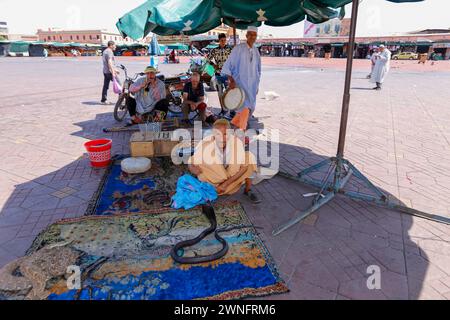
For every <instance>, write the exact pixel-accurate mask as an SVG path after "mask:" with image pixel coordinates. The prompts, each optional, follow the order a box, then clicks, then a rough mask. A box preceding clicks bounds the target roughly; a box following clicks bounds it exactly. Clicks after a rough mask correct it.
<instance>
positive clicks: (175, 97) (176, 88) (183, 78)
mask: <svg viewBox="0 0 450 320" xmlns="http://www.w3.org/2000/svg"><path fill="white" fill-rule="evenodd" d="M119 68H120V69H122V70H123V71H124V74H125V81H124V83H123V86H122V92H121V93H120V95H119V98H118V99H117V102H116V105H115V107H114V119H115V120H116V121H118V122H122V121H123V120H124V119H125V117H126V116H127V114H128V108H127V100H128V99H129V98H134V96H133V94H132V93H131V92H130V86H131V85H132V84H133V83H134V82H135V81H136V79H137V78H138V77H140V76H144V75H145V73H142V72H140V73H136V74H135V75H134V76H133V77H130V76H129V75H128V71H127V68H126V67H125V66H124V65H120V66H119ZM157 78H158V79H160V80H161V81H163V82H164V84H165V86H166V98H167V100H168V101H169V111H170V112H173V113H181V112H182V110H181V104H182V95H183V88H184V85H185V84H186V83H187V82H189V81H190V80H191V77H190V76H189V75H188V74H187V73H181V74H179V75H176V76H173V77H168V78H166V77H165V76H164V75H157Z"/></svg>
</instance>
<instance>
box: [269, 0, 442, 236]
mask: <svg viewBox="0 0 450 320" xmlns="http://www.w3.org/2000/svg"><path fill="white" fill-rule="evenodd" d="M358 8H359V0H353V2H352V17H351V25H350V36H349V44H348V48H347V67H346V73H345V86H344V97H343V101H342V112H341V123H340V129H339V142H338V150H337V155H336V157H332V158H329V159H327V160H325V161H322V162H320V163H318V164H316V165H314V166H312V167H309V168H307V169H305V170H303V171H302V172H300V173H299V174H298V175H297V176H292V175H290V174H287V173H279V175H281V176H283V177H286V178H289V179H293V180H295V181H299V182H303V183H306V184H308V185H312V186H315V187H318V188H320V191H319V192H318V193H317V195H316V196H315V197H314V200H313V203H312V206H311V207H310V208H308V209H307V210H304V211H300V212H299V213H298V214H297V215H296V216H295V217H294V218H292V219H291V220H289V221H288V222H286V223H284V224H282V225H280V226H279V227H277V228H276V229H274V230H273V232H272V234H273V235H278V234H280V233H282V232H283V231H285V230H286V229H288V228H290V227H292V226H293V225H295V224H297V223H299V222H300V221H301V220H303V219H304V218H306V217H307V216H309V215H310V214H312V213H313V212H315V211H317V210H318V209H319V208H320V207H322V206H323V205H325V204H327V203H328V202H330V201H331V200H332V199H333V198H334V197H335V196H336V195H337V194H339V193H340V194H345V195H347V196H349V197H351V198H354V199H359V200H365V201H369V202H373V203H375V204H377V205H380V206H383V207H387V208H390V209H394V210H398V211H401V212H403V213H407V214H411V215H414V216H418V217H421V218H425V219H429V220H433V221H436V222H440V223H445V224H450V219H449V218H446V217H442V216H437V215H434V214H429V213H425V212H421V211H418V210H415V209H411V208H408V207H405V206H401V205H398V204H394V203H390V202H389V199H388V197H387V196H386V195H385V194H384V193H383V192H381V191H380V190H379V189H378V188H377V187H376V186H375V185H374V184H373V183H371V182H370V181H369V179H367V178H366V177H365V176H364V175H363V174H362V173H361V172H360V171H359V170H358V169H356V167H355V166H354V165H352V164H351V163H350V161H348V160H346V159H345V158H344V149H345V137H346V133H347V122H348V111H349V105H350V85H351V77H352V67H353V55H354V48H355V36H356V22H357V17H358ZM326 166H329V170H328V172H327V174H326V175H325V178H324V179H323V180H322V181H317V180H312V179H309V178H307V177H306V175H308V174H310V173H313V172H315V171H318V170H319V169H320V168H323V167H326ZM352 176H354V177H356V178H358V179H359V180H361V181H362V182H363V183H364V184H365V185H366V186H367V187H368V189H369V190H371V191H372V192H373V193H374V195H368V194H362V193H359V192H354V191H345V190H344V187H345V185H346V184H347V182H348V181H349V179H350V178H351V177H352ZM330 178H332V180H331V179H330ZM325 191H327V193H325Z"/></svg>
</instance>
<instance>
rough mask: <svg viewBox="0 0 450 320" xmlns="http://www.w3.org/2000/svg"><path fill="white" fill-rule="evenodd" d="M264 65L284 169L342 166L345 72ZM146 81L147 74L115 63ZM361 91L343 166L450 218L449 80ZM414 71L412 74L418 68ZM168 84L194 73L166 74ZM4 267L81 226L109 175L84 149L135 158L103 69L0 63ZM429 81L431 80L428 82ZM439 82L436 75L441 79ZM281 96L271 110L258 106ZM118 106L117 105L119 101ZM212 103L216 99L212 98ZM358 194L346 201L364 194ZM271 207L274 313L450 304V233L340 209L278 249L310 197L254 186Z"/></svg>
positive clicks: (331, 209) (393, 79)
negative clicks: (338, 157) (294, 303)
mask: <svg viewBox="0 0 450 320" xmlns="http://www.w3.org/2000/svg"><path fill="white" fill-rule="evenodd" d="M282 59H283V58H280V59H273V58H270V59H265V66H264V68H263V79H262V84H261V89H260V97H259V99H258V109H257V112H256V116H257V117H259V121H260V123H262V124H263V125H264V126H265V127H266V128H276V129H279V130H280V133H281V135H280V137H281V146H280V153H281V167H282V168H283V170H286V171H288V172H291V173H295V172H298V171H300V170H301V169H304V168H306V167H308V166H309V165H312V164H315V163H317V162H318V161H320V160H322V159H324V158H326V157H328V156H331V155H334V154H335V152H336V144H337V132H338V127H339V116H340V104H341V95H342V87H343V85H342V82H343V78H344V73H343V70H342V67H343V65H342V62H333V67H329V66H327V65H326V64H325V63H326V62H324V61H322V62H323V63H321V62H320V60H317V61H314V63H311V62H310V60H307V59H297V60H294V59H293V60H292V61H294V63H293V66H287V65H286V64H287V61H288V59H289V58H287V59H286V58H285V60H282ZM120 60H121V62H123V63H125V64H127V66H129V68H130V69H131V71H133V72H138V71H141V69H142V68H143V67H144V66H145V64H146V62H147V61H144V60H143V59H136V58H124V59H120ZM357 63H358V64H361V66H360V67H359V68H356V71H355V74H354V80H353V90H352V104H351V113H350V120H349V131H348V140H347V146H346V155H347V158H348V159H349V160H351V161H352V162H353V163H354V164H355V165H356V166H357V167H358V168H359V169H361V170H362V171H363V172H364V173H365V174H366V175H367V176H368V177H369V178H370V179H371V181H373V182H374V183H375V184H376V185H377V186H379V187H380V188H381V189H383V190H384V191H385V192H387V193H389V195H390V198H391V199H392V200H394V201H399V202H402V203H404V204H406V205H408V206H411V207H413V208H416V209H418V210H425V211H428V212H433V213H436V214H440V215H443V216H447V217H448V216H450V205H449V202H448V200H447V199H448V197H447V195H448V194H449V191H450V173H449V172H450V162H449V160H450V126H449V123H450V122H449V121H450V109H449V108H448V101H450V94H449V91H448V88H449V87H450V73H449V72H447V70H448V62H442V63H440V66H439V67H438V68H436V69H432V70H429V69H430V68H431V67H428V66H427V67H426V68H428V69H424V70H421V71H417V70H416V69H415V68H416V67H415V66H413V65H412V63H411V64H410V66H411V68H409V67H406V68H404V70H401V69H393V71H392V73H391V74H390V75H389V79H388V81H387V82H386V84H385V89H384V90H383V91H381V92H375V91H372V90H366V89H367V88H370V87H371V85H370V84H369V83H368V82H367V80H365V79H364V76H365V75H366V73H365V70H364V69H363V65H362V62H357ZM407 63H408V62H406V66H409V65H408V64H407ZM161 68H162V70H163V71H164V72H165V73H171V72H178V71H181V70H183V69H185V68H186V66H185V65H178V66H172V65H171V66H164V65H163V66H162V67H161ZM0 69H1V70H2V90H1V92H0V99H1V100H0V101H1V102H0V110H1V111H2V117H1V118H0V154H2V155H3V157H2V159H1V160H0V175H1V179H0V190H1V191H0V266H1V265H4V264H5V263H7V262H8V261H10V260H12V259H15V258H17V257H20V256H22V255H23V254H24V252H25V250H26V249H27V248H28V246H29V245H30V243H31V242H32V241H33V239H34V238H35V236H36V235H37V234H38V233H39V232H40V231H41V230H42V229H44V228H45V227H46V226H47V225H48V224H51V223H53V222H55V221H57V220H59V219H62V218H70V217H77V216H82V215H83V214H84V211H85V209H86V207H87V203H88V201H89V199H90V198H91V196H92V194H93V192H94V191H95V190H96V188H97V185H98V182H99V180H100V177H101V175H102V171H101V170H93V169H91V168H90V167H89V164H88V160H87V158H86V156H85V155H83V153H84V150H83V143H84V142H85V141H86V140H87V139H92V138H96V137H111V138H112V139H113V141H114V146H113V152H114V153H127V152H128V151H129V150H128V138H129V134H125V133H113V134H104V133H102V130H101V129H102V128H103V127H110V126H113V125H115V122H114V120H113V118H112V108H113V107H112V106H101V105H98V104H97V101H98V100H99V92H100V90H101V87H100V82H101V77H100V74H101V67H100V64H99V61H97V60H96V59H92V58H88V59H57V58H55V59H49V60H43V59H31V58H23V59H0ZM425 70H427V72H424V71H425ZM439 70H441V71H439ZM267 90H274V91H276V92H278V93H279V94H280V95H281V96H280V98H279V99H277V100H276V101H272V102H270V101H267V100H264V99H263V96H264V95H263V92H264V91H267ZM111 97H112V95H111ZM210 101H211V102H212V103H213V104H214V103H215V104H217V99H216V97H214V95H213V94H210ZM358 186H359V184H358V183H356V181H351V184H350V188H359V187H358ZM255 189H256V190H257V192H258V193H259V194H260V196H261V198H262V199H263V203H262V204H260V205H251V204H249V203H248V202H247V201H246V200H245V199H242V198H241V196H236V197H237V198H238V199H240V200H242V203H243V204H244V206H245V209H246V211H247V212H248V214H249V216H250V218H251V220H252V221H253V223H254V224H255V225H257V226H260V227H262V228H263V229H262V230H261V237H262V238H263V240H264V241H265V242H266V245H267V246H268V248H269V250H270V252H271V253H272V255H273V256H274V258H275V259H276V262H277V265H278V266H279V269H280V273H281V276H282V277H283V278H284V279H285V280H286V282H287V283H288V285H289V287H290V289H291V292H290V293H289V294H286V295H282V296H274V297H269V298H270V299H272V298H273V299H279V298H286V299H366V298H367V299H449V298H450V243H449V242H450V227H449V226H445V225H441V224H437V223H434V222H430V221H427V220H423V219H419V218H415V217H411V216H409V215H405V214H400V213H397V212H394V211H390V210H387V209H382V208H379V207H375V206H372V205H369V204H367V203H364V202H359V201H354V200H350V199H348V198H345V197H341V196H340V197H338V198H337V199H335V200H333V201H332V202H330V203H329V204H328V205H326V206H325V207H323V208H322V209H321V210H320V211H318V212H317V213H316V214H314V215H312V216H310V217H309V218H308V219H307V220H306V221H304V222H303V223H302V224H300V225H297V226H295V227H293V228H291V229H289V230H288V231H286V232H285V233H283V234H282V235H280V236H278V237H273V236H272V235H271V232H272V229H273V228H274V227H276V226H277V225H279V224H280V223H281V222H283V221H285V220H286V219H288V218H290V217H292V216H293V215H294V214H295V212H296V210H298V209H303V208H306V207H307V206H308V205H309V203H310V198H304V197H303V196H302V195H303V194H305V193H307V192H312V191H314V189H313V188H310V187H306V186H304V185H301V184H298V183H295V182H292V181H288V180H286V179H283V178H281V177H276V178H274V179H272V180H270V181H265V182H263V183H261V184H259V185H258V186H257V187H256V188H255ZM369 265H377V266H379V267H380V268H381V290H369V289H367V286H366V280H367V277H368V274H367V273H366V270H367V267H368V266H369Z"/></svg>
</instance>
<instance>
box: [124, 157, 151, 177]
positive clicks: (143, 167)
mask: <svg viewBox="0 0 450 320" xmlns="http://www.w3.org/2000/svg"><path fill="white" fill-rule="evenodd" d="M120 167H121V168H122V171H123V172H126V173H129V174H137V173H144V172H147V171H148V170H150V168H151V167H152V161H151V160H150V159H148V158H143V157H138V158H126V159H123V160H122V162H121V163H120Z"/></svg>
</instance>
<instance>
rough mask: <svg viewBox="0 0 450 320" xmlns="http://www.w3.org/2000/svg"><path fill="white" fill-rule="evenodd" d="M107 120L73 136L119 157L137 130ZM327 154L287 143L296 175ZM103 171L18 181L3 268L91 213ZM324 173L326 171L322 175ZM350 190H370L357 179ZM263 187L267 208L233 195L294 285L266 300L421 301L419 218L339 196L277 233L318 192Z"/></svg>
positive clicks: (7, 216)
mask: <svg viewBox="0 0 450 320" xmlns="http://www.w3.org/2000/svg"><path fill="white" fill-rule="evenodd" d="M106 119H111V120H106ZM105 120H106V122H108V123H109V121H110V124H111V126H113V125H117V123H115V121H114V120H113V117H112V113H110V112H108V113H103V114H98V115H97V116H96V119H93V120H89V121H84V122H80V123H76V125H78V126H80V128H81V130H80V131H77V132H74V133H72V134H73V135H76V136H80V137H85V138H88V139H95V138H111V139H112V140H113V151H112V152H113V154H126V153H128V152H129V149H128V140H129V136H130V134H131V133H125V132H116V133H109V134H106V133H103V132H102V130H101V129H102V126H104V125H105ZM325 158H326V157H325V156H324V155H318V154H315V153H313V152H312V151H311V150H310V149H307V148H302V147H297V146H292V145H288V144H281V145H280V163H281V168H282V170H283V171H287V172H289V173H291V174H296V173H297V172H298V171H300V170H301V169H304V168H306V167H308V166H310V165H313V164H316V163H318V162H320V161H322V160H324V159H325ZM102 175H103V170H98V169H92V168H91V167H90V166H89V160H88V159H87V156H86V155H84V156H83V157H81V158H80V159H78V160H76V161H74V162H73V163H71V164H69V165H67V166H65V167H63V168H60V169H58V170H56V171H54V172H52V173H49V174H47V175H44V176H41V177H39V178H36V179H34V180H32V181H28V182H25V183H21V184H18V185H16V186H15V190H14V191H13V192H12V194H11V196H10V197H9V199H8V200H7V202H6V204H5V206H4V207H3V208H2V209H1V212H0V254H1V256H0V266H4V265H5V264H7V263H8V262H10V261H11V260H13V259H16V258H17V257H20V256H22V255H24V253H25V251H26V250H27V249H28V247H29V246H30V244H31V242H32V241H33V239H34V238H35V237H36V236H37V234H38V233H39V232H40V231H42V230H43V229H45V228H46V227H47V226H48V225H49V224H51V223H54V222H55V221H58V220H60V219H63V218H73V217H79V216H82V215H84V213H85V210H86V208H87V205H88V203H89V200H90V199H91V197H92V195H93V194H94V192H95V191H96V189H97V186H98V184H99V182H100V180H101V177H102ZM321 175H323V172H321V173H318V174H317V175H316V176H315V178H320V176H321ZM349 188H353V189H355V190H359V191H364V189H363V187H362V185H361V184H358V182H357V181H353V180H351V181H350V182H349ZM255 191H256V192H257V193H258V194H259V196H260V197H261V199H262V200H263V202H262V203H261V204H259V205H253V204H251V203H249V202H248V200H247V199H244V197H243V196H242V195H241V194H237V195H234V196H233V197H231V198H234V199H238V200H239V201H241V202H242V204H243V205H244V207H245V209H246V211H247V214H248V215H249V217H250V219H251V220H252V222H253V223H254V224H255V225H256V226H260V227H262V228H263V231H261V232H260V236H261V238H262V239H263V241H264V242H265V244H266V246H267V247H268V249H269V251H270V253H271V254H272V256H273V257H274V259H275V261H276V264H277V266H278V268H279V271H280V274H281V276H282V278H283V279H284V280H285V281H286V282H287V284H288V286H289V288H290V289H291V292H290V293H288V294H285V295H281V296H270V297H266V298H265V299H268V298H269V299H280V298H284V299H417V298H419V296H420V293H421V290H422V288H423V286H424V279H425V275H426V274H427V272H428V268H429V261H428V260H429V258H428V256H427V254H426V253H425V252H424V251H423V250H422V249H421V248H420V247H419V246H418V245H417V243H416V242H415V241H414V240H413V239H411V238H410V236H409V234H408V231H409V230H410V229H411V228H412V226H413V219H412V217H411V216H408V215H405V214H400V213H397V212H393V211H390V210H387V209H383V208H379V207H376V206H373V205H370V204H367V203H364V202H360V201H354V200H350V199H348V198H345V197H343V196H338V197H337V198H336V199H334V200H333V201H332V202H330V203H329V204H327V205H326V206H324V207H323V208H322V209H320V210H319V211H318V212H316V213H315V214H314V215H312V216H310V217H309V218H307V219H306V220H305V221H304V222H302V223H301V224H298V225H296V226H294V227H292V228H290V229H288V230H287V231H285V232H284V233H282V234H281V235H279V236H276V237H274V236H272V230H273V229H274V228H275V227H276V226H278V225H279V224H281V223H283V222H285V221H286V220H288V219H289V218H291V217H293V216H294V215H295V213H296V211H297V210H300V209H306V208H307V207H308V206H309V204H310V201H311V198H305V197H303V195H304V194H305V193H309V192H314V191H317V190H316V189H313V188H310V187H308V186H305V185H302V184H300V183H297V182H294V181H290V180H287V179H285V178H282V177H278V176H277V177H275V178H273V179H271V180H268V181H263V182H262V183H260V184H258V185H257V186H255ZM390 196H391V197H392V195H390ZM443 263H444V262H443ZM369 266H375V268H377V267H378V268H379V269H380V271H381V289H380V290H377V289H375V290H369V289H368V288H367V279H368V277H369V274H368V273H367V268H368V267H369ZM433 269H436V267H433ZM0 274H1V273H0ZM0 285H1V283H0ZM0 296H1V289H0Z"/></svg>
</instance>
